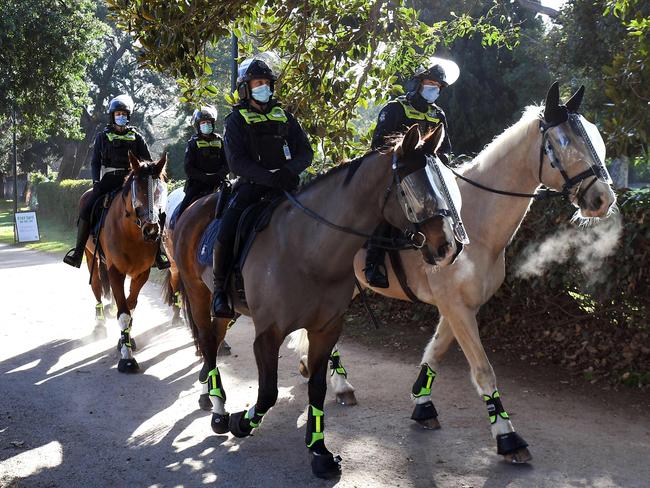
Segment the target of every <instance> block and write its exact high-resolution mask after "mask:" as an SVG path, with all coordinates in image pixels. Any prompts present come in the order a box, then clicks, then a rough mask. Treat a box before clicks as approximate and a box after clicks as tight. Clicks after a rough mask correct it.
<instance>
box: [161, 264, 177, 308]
mask: <svg viewBox="0 0 650 488" xmlns="http://www.w3.org/2000/svg"><path fill="white" fill-rule="evenodd" d="M162 297H163V301H164V302H165V303H166V304H167V305H169V306H170V307H171V306H173V305H174V303H176V297H175V292H174V288H173V287H172V272H171V271H170V270H169V269H166V270H165V276H164V277H163V283H162Z"/></svg>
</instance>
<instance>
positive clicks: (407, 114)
mask: <svg viewBox="0 0 650 488" xmlns="http://www.w3.org/2000/svg"><path fill="white" fill-rule="evenodd" d="M413 124H418V125H419V126H420V133H421V134H423V135H424V134H426V133H428V132H429V131H431V130H433V129H434V128H436V127H437V126H438V125H439V124H442V125H443V126H444V128H445V139H444V140H443V141H442V144H441V146H440V149H438V153H437V154H438V157H440V159H442V161H443V162H444V163H448V162H449V156H450V155H451V142H450V141H449V135H448V134H449V131H448V130H447V117H445V113H444V112H443V111H442V109H441V108H440V107H438V106H437V105H436V104H430V103H428V102H427V101H426V100H425V99H424V98H422V95H420V94H419V93H416V94H414V95H410V94H409V95H407V96H402V97H398V98H396V99H394V100H391V101H390V102H388V103H387V104H386V106H385V107H384V108H383V109H382V110H381V112H379V117H378V118H377V125H376V127H375V131H374V132H373V135H372V149H383V148H386V147H387V145H388V138H389V136H393V135H395V134H400V133H404V132H405V131H406V130H407V129H408V128H409V127H411V126H412V125H413Z"/></svg>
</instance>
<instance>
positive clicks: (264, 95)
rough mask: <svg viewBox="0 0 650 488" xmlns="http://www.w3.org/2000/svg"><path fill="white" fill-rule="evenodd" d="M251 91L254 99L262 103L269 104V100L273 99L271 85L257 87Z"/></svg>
mask: <svg viewBox="0 0 650 488" xmlns="http://www.w3.org/2000/svg"><path fill="white" fill-rule="evenodd" d="M251 91H252V95H253V98H254V99H255V100H256V101H258V102H260V103H266V102H268V101H269V98H271V95H272V94H273V92H272V91H271V88H270V87H269V85H261V86H256V87H255V88H253V89H252V90H251Z"/></svg>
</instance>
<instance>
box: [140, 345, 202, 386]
mask: <svg viewBox="0 0 650 488" xmlns="http://www.w3.org/2000/svg"><path fill="white" fill-rule="evenodd" d="M182 344H183V342H182V341H175V342H172V341H165V342H164V343H162V344H158V343H157V344H156V346H155V347H148V348H147V349H146V350H144V351H142V353H140V354H137V351H136V354H137V356H136V357H137V359H138V361H139V362H144V361H147V360H149V359H155V358H156V356H159V355H162V356H163V357H164V356H165V354H166V353H167V352H168V351H171V350H173V349H168V350H166V349H165V348H164V347H163V346H164V345H167V346H170V345H172V346H173V345H175V346H180V345H182ZM196 359H197V358H196V356H195V355H194V345H193V344H188V345H187V346H186V347H184V348H183V349H180V350H178V351H175V352H173V353H171V354H169V355H168V356H166V357H164V358H163V359H162V360H158V361H156V363H155V364H152V365H151V366H149V367H148V368H147V370H146V371H145V374H146V375H149V376H155V377H156V378H158V379H159V380H165V379H167V378H169V377H171V376H173V375H174V374H176V373H177V372H178V371H180V370H181V369H183V368H186V367H187V366H188V365H189V364H192V362H194V361H196ZM192 369H195V368H192ZM199 369H200V367H199ZM184 376H186V375H184ZM197 377H198V375H197Z"/></svg>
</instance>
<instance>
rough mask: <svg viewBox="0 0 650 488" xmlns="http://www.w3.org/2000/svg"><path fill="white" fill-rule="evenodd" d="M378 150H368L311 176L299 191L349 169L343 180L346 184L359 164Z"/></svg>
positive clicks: (344, 184)
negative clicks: (361, 154)
mask: <svg viewBox="0 0 650 488" xmlns="http://www.w3.org/2000/svg"><path fill="white" fill-rule="evenodd" d="M377 152H378V151H377V150H374V151H370V152H368V153H366V154H364V155H363V156H360V157H358V158H355V159H352V160H350V161H344V162H342V163H339V164H337V165H336V166H334V167H333V168H330V169H329V170H327V171H325V172H323V173H319V174H317V175H316V176H314V177H313V178H311V179H310V180H309V181H307V182H305V183H303V184H302V185H300V188H299V189H298V191H299V192H302V191H304V190H307V189H308V188H311V187H312V186H314V185H315V184H317V183H320V182H321V181H323V180H325V179H327V178H328V177H330V176H332V175H335V174H338V173H340V172H341V171H343V170H346V169H347V170H348V174H347V176H346V177H345V181H344V182H343V186H346V185H347V184H348V183H349V182H350V180H351V179H352V177H353V176H354V174H355V173H356V172H357V170H358V169H359V166H361V163H363V161H364V160H365V159H366V158H367V157H369V156H372V155H373V154H376V153H377Z"/></svg>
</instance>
